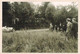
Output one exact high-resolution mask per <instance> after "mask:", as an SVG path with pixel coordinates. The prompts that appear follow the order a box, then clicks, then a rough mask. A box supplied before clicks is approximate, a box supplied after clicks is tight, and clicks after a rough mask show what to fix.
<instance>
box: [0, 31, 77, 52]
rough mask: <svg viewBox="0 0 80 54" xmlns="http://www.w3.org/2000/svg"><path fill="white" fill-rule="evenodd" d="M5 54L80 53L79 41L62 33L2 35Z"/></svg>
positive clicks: (22, 32)
mask: <svg viewBox="0 0 80 54" xmlns="http://www.w3.org/2000/svg"><path fill="white" fill-rule="evenodd" d="M2 37H3V38H2V51H3V52H51V53H52V52H53V53H58V52H64V53H66V52H67V53H68V52H70V53H73V52H78V41H77V40H76V39H72V38H70V39H69V40H68V41H66V36H65V34H64V33H63V32H62V33H61V32H56V31H53V32H50V31H38V32H37V31H35V32H27V31H20V32H11V33H3V35H2Z"/></svg>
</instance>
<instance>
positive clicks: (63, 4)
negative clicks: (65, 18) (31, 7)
mask: <svg viewBox="0 0 80 54" xmlns="http://www.w3.org/2000/svg"><path fill="white" fill-rule="evenodd" d="M41 3H42V2H33V4H35V5H41ZM51 4H53V5H54V6H59V5H62V6H67V5H72V2H51ZM76 4H78V2H76Z"/></svg>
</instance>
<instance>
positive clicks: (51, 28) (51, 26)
mask: <svg viewBox="0 0 80 54" xmlns="http://www.w3.org/2000/svg"><path fill="white" fill-rule="evenodd" d="M49 29H50V31H53V25H52V23H50V28H49Z"/></svg>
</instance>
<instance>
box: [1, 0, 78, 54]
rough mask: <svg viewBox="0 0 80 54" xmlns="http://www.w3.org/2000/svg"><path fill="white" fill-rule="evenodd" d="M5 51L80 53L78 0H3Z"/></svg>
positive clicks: (3, 43) (3, 46) (3, 48)
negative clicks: (73, 0)
mask: <svg viewBox="0 0 80 54" xmlns="http://www.w3.org/2000/svg"><path fill="white" fill-rule="evenodd" d="M2 53H78V2H22V1H21V2H10V1H4V2H2Z"/></svg>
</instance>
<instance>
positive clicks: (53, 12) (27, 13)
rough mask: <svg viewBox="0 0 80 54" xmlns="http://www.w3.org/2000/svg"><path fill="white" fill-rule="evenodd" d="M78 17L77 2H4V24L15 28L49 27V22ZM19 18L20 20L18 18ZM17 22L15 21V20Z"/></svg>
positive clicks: (59, 21)
mask: <svg viewBox="0 0 80 54" xmlns="http://www.w3.org/2000/svg"><path fill="white" fill-rule="evenodd" d="M73 17H75V18H77V21H78V8H77V7H76V5H75V3H73V5H68V6H57V7H55V6H54V5H52V4H51V3H50V2H43V3H42V4H41V5H40V6H39V5H34V4H33V3H30V2H13V3H9V2H3V26H13V27H14V26H15V28H16V27H17V28H20V29H21V28H47V27H49V23H50V22H51V23H52V24H53V25H54V24H59V23H64V24H65V22H66V21H65V20H66V18H73ZM16 19H19V20H16ZM14 21H15V22H16V23H13V22H14Z"/></svg>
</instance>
